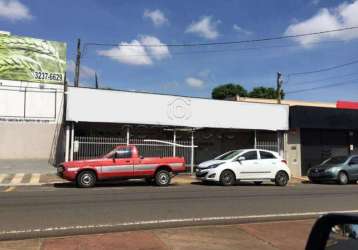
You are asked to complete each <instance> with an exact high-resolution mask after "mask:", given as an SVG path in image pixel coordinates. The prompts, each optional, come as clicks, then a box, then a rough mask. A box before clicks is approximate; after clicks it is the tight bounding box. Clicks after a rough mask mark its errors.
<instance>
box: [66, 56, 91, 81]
mask: <svg viewBox="0 0 358 250" xmlns="http://www.w3.org/2000/svg"><path fill="white" fill-rule="evenodd" d="M75 67H76V64H75V62H74V61H73V60H70V61H68V62H67V70H68V72H71V73H75ZM95 74H96V71H95V70H94V69H92V68H90V67H88V66H86V65H81V66H80V77H81V78H92V77H94V76H95Z"/></svg>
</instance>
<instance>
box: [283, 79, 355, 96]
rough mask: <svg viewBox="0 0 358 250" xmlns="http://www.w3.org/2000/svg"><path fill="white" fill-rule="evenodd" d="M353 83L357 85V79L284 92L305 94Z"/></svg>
mask: <svg viewBox="0 0 358 250" xmlns="http://www.w3.org/2000/svg"><path fill="white" fill-rule="evenodd" d="M355 83H358V78H356V79H352V80H349V81H343V82H337V83H331V84H325V85H321V86H317V87H312V88H306V89H298V90H293V91H288V92H285V93H286V94H296V93H301V92H307V91H313V90H319V89H326V88H333V87H338V86H342V85H347V84H355Z"/></svg>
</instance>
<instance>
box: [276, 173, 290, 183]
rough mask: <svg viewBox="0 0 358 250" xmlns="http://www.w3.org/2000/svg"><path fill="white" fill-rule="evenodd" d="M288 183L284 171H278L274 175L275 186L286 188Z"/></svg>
mask: <svg viewBox="0 0 358 250" xmlns="http://www.w3.org/2000/svg"><path fill="white" fill-rule="evenodd" d="M287 183H288V175H287V174H286V173H285V172H284V171H280V172H278V173H277V174H276V178H275V184H276V186H280V187H283V186H286V185H287Z"/></svg>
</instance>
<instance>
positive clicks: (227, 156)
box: [215, 150, 242, 160]
mask: <svg viewBox="0 0 358 250" xmlns="http://www.w3.org/2000/svg"><path fill="white" fill-rule="evenodd" d="M241 152H242V150H232V151H229V152H226V153H225V154H222V155H219V156H218V157H216V158H215V160H230V159H232V158H234V157H235V156H237V155H239V154H240V153H241Z"/></svg>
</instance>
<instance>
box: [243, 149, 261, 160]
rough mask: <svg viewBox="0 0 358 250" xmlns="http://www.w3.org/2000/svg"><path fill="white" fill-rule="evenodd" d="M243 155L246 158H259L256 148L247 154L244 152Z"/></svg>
mask: <svg viewBox="0 0 358 250" xmlns="http://www.w3.org/2000/svg"><path fill="white" fill-rule="evenodd" d="M241 156H243V157H245V160H257V152H256V150H255V151H249V152H246V153H245V154H243V155H241Z"/></svg>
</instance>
